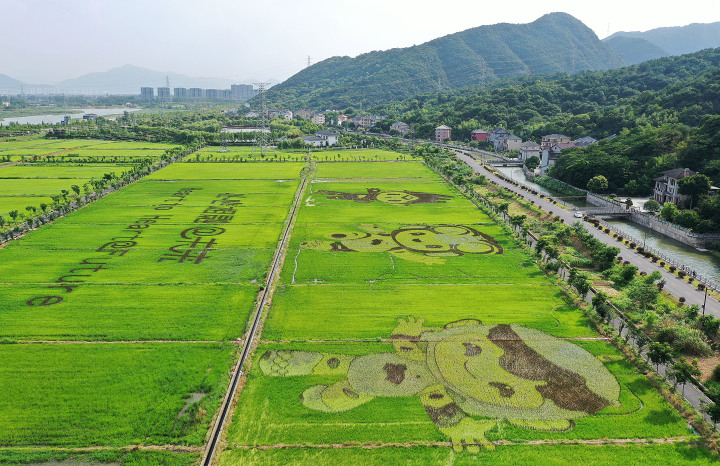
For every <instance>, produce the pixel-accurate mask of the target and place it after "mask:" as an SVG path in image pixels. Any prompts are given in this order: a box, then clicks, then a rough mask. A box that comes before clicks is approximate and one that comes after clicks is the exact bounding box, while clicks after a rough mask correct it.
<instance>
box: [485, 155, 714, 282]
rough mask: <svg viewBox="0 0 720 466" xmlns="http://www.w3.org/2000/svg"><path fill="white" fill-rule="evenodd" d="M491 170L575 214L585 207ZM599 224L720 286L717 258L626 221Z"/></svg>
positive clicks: (512, 170) (513, 174)
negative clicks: (554, 201)
mask: <svg viewBox="0 0 720 466" xmlns="http://www.w3.org/2000/svg"><path fill="white" fill-rule="evenodd" d="M494 168H495V169H496V170H497V171H499V172H500V173H502V174H504V175H505V176H507V177H509V178H511V179H513V180H515V181H517V182H519V183H522V184H524V185H526V186H529V187H531V188H532V189H534V190H536V191H537V192H539V193H542V194H545V195H549V196H553V197H554V198H555V199H558V197H560V199H558V200H562V201H563V202H564V203H565V204H567V205H568V206H569V207H571V206H574V207H577V208H578V210H582V209H583V208H585V207H588V205H587V204H586V203H585V201H584V200H578V199H572V198H570V199H568V198H564V197H562V195H560V194H558V193H556V192H554V191H551V190H548V189H547V188H544V187H542V186H540V185H538V184H535V183H533V182H532V181H530V180H528V179H527V178H526V177H525V174H524V173H523V171H522V169H521V168H517V167H494ZM571 208H572V207H571ZM601 220H602V221H603V223H605V224H606V225H607V226H608V227H609V228H611V229H613V230H615V231H616V232H617V233H620V234H622V235H623V236H624V237H626V238H628V239H630V240H631V241H634V242H636V243H637V244H639V245H642V246H643V247H644V248H645V249H647V250H649V251H651V252H655V253H656V254H657V255H658V256H662V257H665V258H667V259H669V261H668V262H669V263H674V265H676V266H678V267H679V268H682V269H684V270H686V271H687V272H688V273H692V272H693V271H695V272H696V275H697V276H698V278H703V279H705V280H704V281H707V282H713V283H720V258H718V257H717V256H715V255H713V254H712V253H709V252H702V251H699V250H697V249H695V248H693V247H691V246H688V245H686V244H683V243H681V242H679V241H676V240H674V239H672V238H669V237H667V236H665V235H661V234H659V233H657V232H655V231H653V230H651V229H649V228H646V227H643V226H642V225H638V224H637V223H634V222H631V221H629V220H623V219H619V218H607V217H601Z"/></svg>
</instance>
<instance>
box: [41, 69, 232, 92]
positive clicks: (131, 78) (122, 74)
mask: <svg viewBox="0 0 720 466" xmlns="http://www.w3.org/2000/svg"><path fill="white" fill-rule="evenodd" d="M166 77H167V78H169V79H170V87H200V88H204V89H228V88H230V84H235V82H234V81H232V80H230V79H222V78H192V77H189V76H185V75H182V74H177V73H163V72H160V71H154V70H150V69H147V68H141V67H138V66H133V65H125V66H121V67H118V68H113V69H111V70H108V71H104V72H99V73H89V74H85V75H82V76H80V77H77V78H73V79H66V80H64V81H61V82H59V83H57V84H56V85H55V87H57V88H59V89H63V90H69V91H73V90H86V91H94V92H98V93H108V94H131V95H133V94H140V87H142V86H148V87H162V86H165V82H166Z"/></svg>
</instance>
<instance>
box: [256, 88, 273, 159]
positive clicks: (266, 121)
mask: <svg viewBox="0 0 720 466" xmlns="http://www.w3.org/2000/svg"><path fill="white" fill-rule="evenodd" d="M254 84H255V85H256V86H257V87H258V96H259V97H260V134H259V135H258V136H257V139H256V143H255V146H256V147H257V149H258V150H259V151H260V157H263V158H264V157H265V154H266V153H267V152H268V150H269V148H268V134H269V133H270V118H269V116H268V108H267V100H266V98H265V86H267V85H268V84H270V83H254ZM253 152H255V150H254V149H253Z"/></svg>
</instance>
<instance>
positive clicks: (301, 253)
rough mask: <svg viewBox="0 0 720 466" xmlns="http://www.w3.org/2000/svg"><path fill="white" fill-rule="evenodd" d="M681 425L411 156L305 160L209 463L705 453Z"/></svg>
mask: <svg viewBox="0 0 720 466" xmlns="http://www.w3.org/2000/svg"><path fill="white" fill-rule="evenodd" d="M691 435H692V433H691V432H690V431H689V429H688V427H687V423H686V422H685V421H684V420H683V419H682V418H681V417H680V415H679V414H678V413H677V412H676V411H675V410H674V409H673V408H672V407H671V406H670V405H669V404H668V403H667V402H666V401H665V400H664V398H663V397H662V396H661V395H660V394H659V393H658V392H657V391H656V390H655V389H654V388H653V386H652V385H651V384H650V382H649V381H648V380H647V379H646V378H645V377H644V376H643V375H641V374H640V373H638V371H637V370H636V369H635V367H634V366H633V365H632V364H630V363H629V362H627V361H626V360H625V358H624V356H623V355H622V354H621V353H620V352H619V351H618V350H617V349H616V348H615V347H614V346H612V345H611V344H610V343H609V342H608V341H607V340H606V339H604V338H602V337H601V336H600V335H599V334H598V333H597V332H596V331H595V330H594V329H593V328H592V326H591V324H590V322H589V320H588V319H587V318H586V317H585V316H584V314H583V313H582V311H581V310H579V309H578V308H576V307H574V306H572V305H569V304H568V302H567V299H566V298H565V297H564V295H563V294H562V293H561V291H560V289H559V288H558V287H557V286H556V285H555V284H554V283H553V282H552V281H551V280H550V279H549V278H548V277H546V276H545V275H544V274H543V273H542V272H541V271H540V270H539V268H538V267H537V265H536V264H535V262H534V261H533V259H532V258H531V256H530V255H529V253H528V252H526V251H525V250H524V249H523V248H522V247H521V246H520V245H518V244H517V243H516V242H515V240H514V239H513V238H512V237H511V236H510V234H509V233H508V232H507V231H506V230H505V229H504V228H503V227H501V226H500V225H497V224H496V223H495V222H494V221H493V220H492V219H491V218H489V217H488V216H486V215H485V214H484V213H483V212H482V211H480V210H478V209H477V208H476V207H475V206H474V205H473V204H471V203H470V202H469V201H468V200H466V199H465V198H464V197H463V196H462V195H461V194H460V193H459V192H458V191H457V190H455V189H454V188H452V187H450V186H448V185H447V184H446V183H445V182H444V181H442V179H440V178H439V177H438V176H437V175H435V174H434V173H433V172H431V171H430V170H429V169H427V168H426V167H425V166H423V165H422V164H420V163H417V162H403V163H319V164H318V167H317V170H316V179H314V180H313V182H312V183H311V184H310V185H309V187H308V189H307V190H306V193H305V197H304V198H303V202H302V206H301V208H300V211H299V213H298V216H297V224H296V226H295V228H294V232H293V236H292V239H291V241H290V244H289V247H288V251H287V256H286V259H285V262H284V268H283V271H282V274H281V277H280V279H279V281H278V284H277V287H276V289H275V292H274V298H273V303H272V306H271V308H270V310H269V313H268V316H267V319H266V320H265V323H264V328H263V332H262V336H261V341H260V344H259V346H258V348H257V350H256V351H255V353H254V355H253V358H252V364H251V368H250V369H249V372H248V376H247V382H246V385H245V386H244V387H243V389H242V391H241V392H240V394H239V398H238V405H237V408H236V410H235V413H234V415H233V419H232V424H231V425H230V427H229V428H228V433H227V444H228V445H227V447H226V449H225V450H224V452H223V453H222V457H221V464H278V463H296V464H332V463H340V464H351V463H358V462H362V463H365V464H385V463H387V462H399V463H440V462H455V463H460V464H464V463H466V462H467V463H475V462H477V461H483V462H491V463H498V464H508V463H512V464H535V463H537V461H538V458H540V457H542V458H543V461H546V462H547V463H548V464H560V463H562V464H566V463H567V461H578V462H581V461H588V462H590V461H589V460H590V459H592V462H593V464H600V463H598V462H597V458H599V457H602V458H605V459H606V460H607V461H605V463H602V464H616V463H618V462H621V461H627V462H629V463H630V464H632V463H634V462H642V461H645V459H648V458H658V459H659V458H662V461H666V462H668V461H669V462H671V463H675V464H677V463H684V462H688V463H690V462H692V463H694V464H697V463H703V462H704V463H709V462H711V461H712V458H711V457H710V456H709V455H706V454H705V453H704V452H703V451H697V450H692V449H689V448H688V447H687V446H686V444H685V442H686V441H687V439H689V438H690V437H691ZM668 442H670V443H676V442H679V444H676V445H669V444H666V443H668ZM557 443H570V444H574V445H558V444H557ZM603 444H605V445H603ZM613 444H617V445H613Z"/></svg>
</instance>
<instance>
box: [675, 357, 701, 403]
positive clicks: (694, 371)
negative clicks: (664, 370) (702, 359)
mask: <svg viewBox="0 0 720 466" xmlns="http://www.w3.org/2000/svg"><path fill="white" fill-rule="evenodd" d="M701 374H702V372H700V369H699V368H698V367H697V365H696V364H690V363H688V362H685V361H678V362H676V363H675V364H673V365H672V368H671V370H670V371H668V375H669V376H670V377H671V378H672V379H673V380H675V383H676V384H678V383H679V384H682V386H683V388H682V394H683V395H685V384H686V383H687V382H690V381H691V380H692V379H693V377H699V376H700V375H701Z"/></svg>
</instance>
